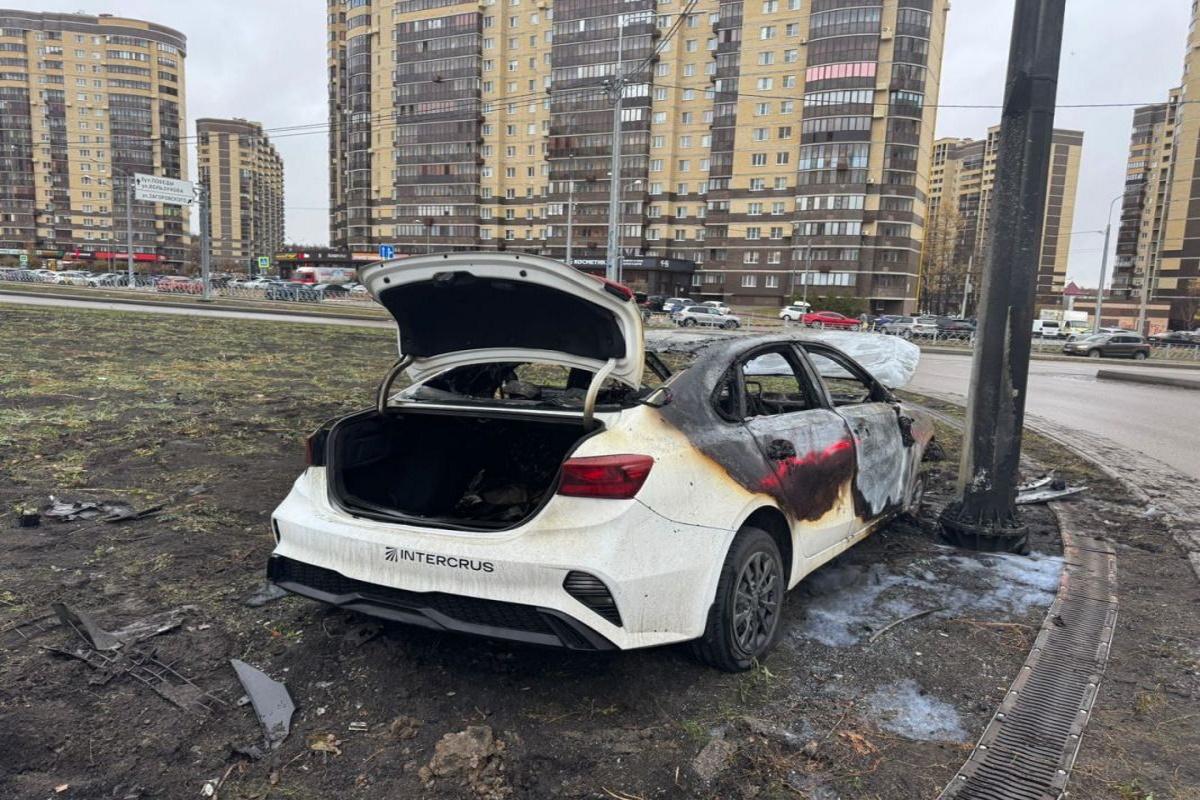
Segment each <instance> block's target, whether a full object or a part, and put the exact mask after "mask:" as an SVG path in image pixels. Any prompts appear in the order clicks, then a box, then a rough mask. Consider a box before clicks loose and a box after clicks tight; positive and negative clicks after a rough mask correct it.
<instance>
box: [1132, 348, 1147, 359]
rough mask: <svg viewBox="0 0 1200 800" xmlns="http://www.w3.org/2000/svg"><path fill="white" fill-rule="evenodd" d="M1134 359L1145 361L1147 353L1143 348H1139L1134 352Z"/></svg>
mask: <svg viewBox="0 0 1200 800" xmlns="http://www.w3.org/2000/svg"><path fill="white" fill-rule="evenodd" d="M1133 360H1134V361H1145V360H1146V354H1145V353H1143V352H1142V351H1141V350H1138V351H1137V352H1136V353H1134V354H1133Z"/></svg>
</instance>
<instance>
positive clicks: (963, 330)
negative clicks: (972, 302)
mask: <svg viewBox="0 0 1200 800" xmlns="http://www.w3.org/2000/svg"><path fill="white" fill-rule="evenodd" d="M934 324H935V325H936V326H937V335H938V336H939V337H942V338H946V339H970V338H971V337H972V336H974V335H975V320H973V319H958V318H957V317H938V318H937V321H936V322H935V323H934Z"/></svg>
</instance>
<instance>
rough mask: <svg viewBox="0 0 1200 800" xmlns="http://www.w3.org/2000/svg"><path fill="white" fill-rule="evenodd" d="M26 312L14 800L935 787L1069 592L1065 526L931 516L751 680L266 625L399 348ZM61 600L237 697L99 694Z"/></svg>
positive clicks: (445, 639)
mask: <svg viewBox="0 0 1200 800" xmlns="http://www.w3.org/2000/svg"><path fill="white" fill-rule="evenodd" d="M4 313H5V331H6V336H5V337H4V339H3V340H2V341H0V357H2V358H3V359H4V363H5V364H6V365H7V366H8V367H9V368H8V369H6V370H5V371H4V373H3V374H2V375H0V393H2V400H0V417H2V418H0V423H3V424H2V425H0V445H2V450H0V506H2V507H3V509H4V510H5V512H6V516H5V519H4V527H0V536H3V541H4V548H5V556H6V557H5V559H4V562H3V564H0V601H2V602H0V631H3V632H2V633H0V675H2V676H3V680H0V796H3V797H6V798H7V797H13V798H39V799H40V798H44V797H46V796H48V795H49V794H51V793H52V792H53V790H54V787H57V786H60V785H62V784H69V785H70V788H69V790H67V791H66V792H64V793H63V796H68V797H71V796H74V797H106V798H107V797H114V796H115V797H125V796H132V797H142V798H151V797H188V796H196V795H198V794H199V793H200V792H201V791H202V789H203V787H204V786H205V784H206V782H215V785H219V789H218V790H217V791H218V794H219V796H220V797H240V798H265V797H281V798H282V797H289V798H326V797H358V796H362V797H388V796H396V797H418V796H420V797H431V798H459V797H510V796H511V797H529V798H542V797H546V798H550V797H555V798H558V797H564V798H593V797H601V798H604V797H616V798H634V797H639V798H649V797H681V798H682V797H723V798H724V797H738V798H740V797H747V798H749V797H761V798H775V797H780V798H782V797H797V796H809V797H824V796H834V795H835V794H836V796H840V797H845V798H851V797H861V798H882V797H887V798H910V797H928V796H932V795H934V794H936V792H937V790H938V789H939V788H940V787H941V786H942V785H943V784H944V783H945V782H946V781H947V780H948V779H949V777H950V776H951V775H952V774H953V773H954V771H955V769H956V768H957V767H958V766H959V765H960V764H961V762H962V760H963V759H964V758H965V756H966V754H967V753H968V752H969V750H970V748H971V746H972V744H973V742H974V740H975V738H976V737H977V736H978V733H979V732H980V731H981V730H982V728H983V726H984V725H985V723H986V722H987V720H988V718H989V717H990V714H991V711H992V709H993V708H994V707H995V705H996V704H997V703H998V701H999V700H1000V698H1001V697H1002V696H1003V694H1004V692H1005V690H1006V689H1007V687H1008V684H1009V682H1010V681H1011V680H1012V678H1013V676H1014V675H1015V674H1016V670H1018V669H1019V668H1020V665H1021V663H1022V661H1023V660H1024V657H1025V653H1026V652H1027V650H1028V647H1029V645H1030V643H1031V640H1032V636H1033V634H1034V632H1035V631H1036V627H1037V625H1038V624H1039V623H1040V621H1041V618H1042V615H1043V613H1044V608H1045V606H1046V605H1047V604H1048V602H1049V599H1050V597H1051V596H1052V595H1053V590H1054V580H1056V575H1057V572H1056V569H1057V562H1056V559H1058V558H1059V552H1058V545H1057V533H1056V528H1055V526H1054V520H1053V518H1052V516H1051V515H1050V514H1049V512H1048V511H1046V510H1045V509H1042V508H1032V509H1030V510H1029V511H1028V519H1029V521H1030V522H1031V525H1032V527H1033V529H1034V538H1033V549H1034V550H1035V552H1036V553H1038V554H1039V555H1038V557H1037V558H1036V559H1017V558H1015V557H1005V556H983V555H979V554H972V553H964V552H961V551H957V550H954V549H952V548H948V547H944V546H942V545H940V544H938V543H937V541H936V540H935V538H934V537H933V536H932V529H931V527H930V524H929V523H928V521H926V522H923V523H921V524H914V523H896V524H894V525H892V526H890V527H889V528H887V529H886V530H884V531H881V532H880V533H879V534H877V535H875V536H872V537H870V538H869V539H868V540H867V541H866V542H864V543H863V544H862V545H860V546H858V547H856V548H854V549H853V550H852V551H850V552H849V553H847V554H846V555H845V556H843V557H842V558H839V559H838V560H837V561H835V562H834V563H832V564H830V565H829V566H827V567H826V568H824V569H822V570H821V571H820V572H818V573H816V574H815V575H814V576H812V578H811V579H810V580H809V581H807V582H806V584H805V586H804V587H803V588H801V589H799V590H798V591H795V592H793V593H791V595H789V597H788V599H787V605H786V611H785V614H786V617H787V628H786V630H785V633H784V637H783V643H782V645H781V647H780V649H779V650H778V651H777V652H776V653H775V654H774V655H773V656H772V657H771V658H770V659H769V660H768V661H767V662H766V663H765V664H764V665H762V666H760V667H759V668H757V669H755V670H753V671H751V672H748V673H745V674H741V675H726V674H722V673H717V672H714V671H712V670H709V669H706V668H704V667H701V666H699V665H698V664H697V663H696V662H695V661H693V660H692V659H691V657H690V655H689V653H688V651H687V648H686V647H668V648H659V649H654V650H647V651H635V652H629V653H622V654H615V655H607V656H603V655H594V654H575V653H570V652H560V651H556V650H542V649H536V648H531V647H523V646H519V645H514V644H508V643H502V642H493V641H487V640H481V639H472V638H466V637H458V636H452V635H442V634H436V633H431V632H428V631H422V630H417V629H411V628H406V627H403V626H399V625H389V624H380V623H378V622H376V621H374V620H370V619H368V618H365V617H360V616H356V615H353V614H349V613H345V612H340V611H332V610H330V609H328V608H325V607H322V606H320V605H318V604H316V603H312V602H309V601H306V600H302V599H299V598H293V597H289V598H286V599H283V600H279V601H276V602H272V603H268V604H266V605H263V606H260V607H256V608H251V607H248V606H246V605H244V604H243V603H242V599H243V598H245V597H247V596H248V595H250V594H251V593H253V592H254V591H255V590H257V589H258V588H260V587H261V584H262V576H263V567H264V564H265V561H266V557H267V555H268V553H269V552H270V550H271V537H270V534H269V531H268V530H267V524H268V518H269V514H270V511H271V510H272V509H273V507H274V506H275V504H276V503H277V502H278V501H279V500H280V499H282V497H283V496H284V494H285V493H286V492H287V490H288V488H289V486H290V484H291V482H292V481H293V480H294V479H295V477H296V476H297V475H298V474H299V472H300V470H301V469H302V462H303V447H302V443H301V438H302V436H303V434H304V433H306V432H307V431H308V430H310V429H312V428H314V427H315V426H316V425H317V424H318V423H319V422H320V421H322V420H324V419H326V418H328V417H330V416H334V415H338V414H344V413H347V412H348V411H350V410H353V409H356V408H359V407H363V406H366V405H368V404H369V403H370V402H371V397H372V391H373V389H374V385H375V382H376V381H377V380H378V379H379V378H380V376H382V374H383V372H384V370H385V369H386V367H387V365H388V364H389V363H390V361H391V359H392V357H393V356H394V352H395V351H394V339H393V338H392V337H391V336H389V335H388V334H387V333H386V332H384V331H370V330H361V331H359V330H342V329H338V330H318V331H314V330H312V329H311V327H310V326H302V325H287V324H284V323H258V322H244V321H229V320H208V319H204V320H201V319H181V318H171V319H160V318H156V317H154V316H153V315H137V314H112V313H104V312H78V311H68V310H58V309H53V310H51V309H46V310H41V309H39V310H25V309H15V308H14V309H6V310H5V312H4ZM64 343H70V346H69V347H67V346H65V345H64ZM940 435H941V438H942V439H943V441H944V442H945V443H946V444H947V449H948V450H949V451H950V452H949V459H948V460H947V461H945V462H943V463H942V464H940V465H936V466H935V467H934V468H933V470H932V477H933V482H932V486H931V492H930V508H929V512H930V514H928V515H926V516H927V517H929V516H930V515H932V514H935V513H936V512H937V510H938V507H939V506H940V504H942V503H944V502H946V500H947V499H948V498H949V496H950V493H951V481H952V479H953V470H954V465H955V464H956V463H957V456H956V447H955V446H954V443H955V440H956V436H955V435H954V434H953V433H952V432H951V431H949V430H946V431H942V432H941V434H940ZM50 494H55V495H61V496H62V497H64V499H67V500H81V499H93V500H114V501H123V502H126V503H129V504H131V505H132V506H133V507H134V508H135V509H142V508H147V507H152V506H155V505H162V506H163V510H162V511H161V512H160V513H158V514H156V515H154V516H150V517H147V518H144V519H139V520H129V521H125V522H121V523H117V524H109V523H104V522H100V521H97V520H91V521H81V522H79V523H78V524H75V523H55V524H49V523H44V524H43V526H42V527H39V528H18V527H15V517H14V516H13V515H12V514H9V513H7V512H8V510H9V509H11V508H12V507H13V506H14V505H22V504H30V503H34V504H40V503H42V502H44V501H45V499H46V498H47V497H48V496H49V495H50ZM1146 527H1147V528H1148V527H1150V526H1149V524H1147V525H1146ZM59 599H66V600H68V601H69V602H71V603H72V604H74V605H76V606H78V607H80V608H83V609H85V610H87V611H90V612H92V613H93V614H94V615H95V617H96V619H97V621H98V622H99V623H100V624H102V625H103V626H104V627H106V628H109V629H117V628H121V627H124V626H126V625H128V624H130V623H133V622H136V621H137V620H139V619H142V618H145V617H148V616H150V615H152V614H155V613H159V612H163V611H165V610H168V609H172V608H177V607H180V606H192V607H193V608H192V609H191V610H189V611H188V612H187V613H186V616H185V618H184V621H183V624H182V625H181V626H180V627H179V628H177V629H175V630H173V631H171V632H168V633H163V634H162V635H158V636H155V637H153V638H152V639H149V640H147V641H146V642H145V643H144V646H146V647H149V648H151V649H152V651H153V653H154V655H155V656H156V657H157V658H158V659H159V660H161V661H163V662H166V663H170V664H172V665H174V667H175V669H177V670H178V671H180V672H181V673H183V674H185V675H186V676H187V677H189V678H190V679H192V680H193V681H195V682H196V684H197V685H199V686H200V687H201V688H203V689H204V690H206V691H210V692H212V693H213V694H215V695H217V696H218V697H220V698H222V699H224V700H225V701H226V702H228V703H229V707H228V708H222V709H219V710H218V711H216V712H214V713H211V714H208V715H204V716H201V715H198V714H188V713H185V712H182V711H181V710H180V709H178V708H176V707H174V706H172V705H171V704H169V703H168V702H166V701H165V700H164V699H163V698H161V697H159V696H158V695H156V694H155V693H154V692H152V691H150V690H149V689H148V688H147V687H146V686H143V685H142V684H139V683H137V682H136V681H133V680H131V679H129V678H128V677H127V676H126V677H122V676H117V677H114V678H113V679H111V680H109V681H108V682H107V683H106V684H104V685H96V684H93V683H91V682H89V679H90V678H92V677H94V676H95V672H94V671H93V670H91V669H90V668H89V667H88V666H87V665H86V664H84V663H82V662H80V661H78V660H73V659H60V658H57V657H54V656H52V655H50V654H48V653H47V652H45V651H44V650H43V649H41V648H42V646H43V645H45V646H67V645H69V643H71V642H73V639H72V636H73V634H71V633H70V632H69V631H67V630H65V629H63V628H62V627H61V626H58V627H54V626H50V625H48V624H47V625H46V626H45V627H46V629H45V630H38V629H37V628H22V632H23V633H25V635H26V636H28V637H29V639H28V640H26V639H25V638H23V637H22V636H21V635H20V634H19V633H18V632H17V631H15V630H13V626H14V625H15V624H17V623H20V622H22V621H25V620H28V619H30V618H35V617H38V616H40V615H43V614H45V613H47V611H48V607H49V604H50V603H51V602H53V601H55V600H59ZM923 610H932V613H929V614H926V615H924V616H921V617H917V618H913V619H912V620H911V621H908V622H904V623H902V624H899V625H897V626H895V627H894V628H891V629H890V630H887V631H886V632H882V633H881V631H883V629H884V627H885V626H887V625H889V624H891V623H893V622H896V621H897V620H900V619H902V618H904V617H906V616H909V615H911V614H914V613H917V612H920V611H923ZM877 634H878V635H877ZM231 658H238V659H241V660H244V661H246V662H247V663H249V664H251V665H253V666H255V667H257V668H259V669H262V670H263V671H264V672H266V673H267V674H268V675H269V676H271V677H272V678H274V679H276V680H280V681H283V682H284V683H285V684H286V685H287V686H288V688H289V691H290V692H291V695H292V698H293V699H294V701H295V703H296V706H297V711H296V714H295V717H294V718H293V720H292V730H291V733H290V735H289V736H288V738H287V740H286V741H285V742H284V743H283V744H282V746H281V747H280V748H279V749H278V750H275V751H273V752H271V753H269V754H268V755H267V756H266V757H265V758H262V759H261V760H251V759H248V758H246V757H245V756H243V755H239V754H238V751H239V750H244V749H245V748H246V747H247V746H248V745H250V744H253V743H256V742H261V741H262V733H261V731H260V730H259V727H258V723H257V721H256V719H255V717H254V715H253V712H252V711H251V709H250V708H249V707H240V706H238V705H237V704H236V701H237V700H238V698H239V697H240V696H241V694H242V690H241V687H240V685H239V684H238V683H237V680H236V678H235V676H234V673H233V670H232V669H231V667H230V666H229V659H231ZM1172 685H1173V684H1172ZM1146 702H1147V703H1152V702H1153V699H1151V700H1148V701H1146ZM1156 713H1157V712H1156ZM1193 741H1194V739H1193ZM713 742H720V744H713ZM706 752H707V756H705V757H704V758H701V759H700V761H699V762H697V758H698V757H699V756H701V754H703V753H706ZM210 785H214V784H210ZM830 793H833V794H830ZM1085 796H1089V795H1085ZM1094 796H1103V795H1100V794H1097V795H1094Z"/></svg>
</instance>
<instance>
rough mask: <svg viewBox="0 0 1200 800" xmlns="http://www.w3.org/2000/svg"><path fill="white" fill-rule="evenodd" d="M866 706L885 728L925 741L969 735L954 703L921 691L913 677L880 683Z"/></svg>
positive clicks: (947, 740) (939, 740) (960, 739)
mask: <svg viewBox="0 0 1200 800" xmlns="http://www.w3.org/2000/svg"><path fill="white" fill-rule="evenodd" d="M867 706H868V708H869V709H870V710H871V714H872V716H873V717H874V718H875V721H876V722H877V723H878V724H879V727H881V728H883V729H884V730H887V731H891V732H892V733H898V734H900V735H901V736H904V737H906V738H909V739H916V740H918V741H922V742H962V741H965V740H966V738H967V732H966V731H965V730H964V729H963V725H962V720H961V719H960V718H959V716H958V712H957V711H955V710H954V706H952V705H950V704H949V703H946V702H943V701H941V700H938V699H937V698H936V697H932V696H930V695H928V694H925V693H923V692H922V691H921V687H920V686H918V685H917V682H916V681H913V680H902V681H897V682H896V683H890V684H887V685H885V686H880V687H879V688H878V689H876V690H875V691H874V692H873V693H872V694H871V695H870V696H869V697H867Z"/></svg>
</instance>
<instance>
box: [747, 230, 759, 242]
mask: <svg viewBox="0 0 1200 800" xmlns="http://www.w3.org/2000/svg"><path fill="white" fill-rule="evenodd" d="M746 238H747V239H749V240H751V241H753V240H755V239H761V238H762V228H746Z"/></svg>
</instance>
